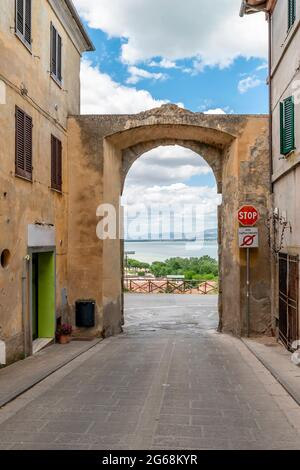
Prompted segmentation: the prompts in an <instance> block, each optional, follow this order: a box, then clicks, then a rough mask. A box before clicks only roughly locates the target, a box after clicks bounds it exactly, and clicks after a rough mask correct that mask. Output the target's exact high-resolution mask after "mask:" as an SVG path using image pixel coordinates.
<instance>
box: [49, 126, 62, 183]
mask: <svg viewBox="0 0 300 470" xmlns="http://www.w3.org/2000/svg"><path fill="white" fill-rule="evenodd" d="M51 188H52V189H56V190H57V191H60V192H61V191H62V145H61V141H60V140H59V139H57V138H56V137H54V135H51Z"/></svg>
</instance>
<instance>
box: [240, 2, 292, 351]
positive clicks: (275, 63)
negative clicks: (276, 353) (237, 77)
mask: <svg viewBox="0 0 300 470" xmlns="http://www.w3.org/2000/svg"><path fill="white" fill-rule="evenodd" d="M256 12H265V14H266V18H267V20H268V23H269V86H270V116H271V118H270V128H271V142H270V149H271V152H270V154H271V157H270V158H271V159H272V175H271V180H272V186H273V200H274V213H273V214H271V215H270V224H271V228H272V232H271V233H272V235H273V234H274V237H273V240H272V248H273V252H274V260H275V262H274V289H273V318H274V326H276V331H277V333H278V335H279V336H280V338H281V340H282V341H283V342H284V343H285V344H286V345H287V346H288V347H291V345H292V343H293V341H295V340H298V339H299V338H300V333H299V323H300V322H299V309H298V298H299V254H300V166H299V164H300V106H299V103H300V0H264V1H262V0H244V1H243V2H242V6H241V16H243V15H244V14H253V13H256Z"/></svg>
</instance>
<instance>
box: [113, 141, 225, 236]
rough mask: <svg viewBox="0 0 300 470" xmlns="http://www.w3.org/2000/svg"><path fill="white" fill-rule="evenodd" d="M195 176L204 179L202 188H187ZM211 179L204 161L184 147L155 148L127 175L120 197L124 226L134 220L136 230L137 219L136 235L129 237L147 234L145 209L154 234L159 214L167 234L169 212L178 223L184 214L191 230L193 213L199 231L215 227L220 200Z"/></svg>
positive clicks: (210, 171) (200, 186) (157, 228)
mask: <svg viewBox="0 0 300 470" xmlns="http://www.w3.org/2000/svg"><path fill="white" fill-rule="evenodd" d="M197 175H206V176H207V180H206V181H207V183H206V184H205V185H204V186H203V185H200V184H199V186H197V185H193V186H191V185H189V181H188V180H189V178H191V177H192V176H197ZM211 175H212V170H211V168H210V167H209V165H208V164H207V163H206V162H205V160H204V159H203V158H202V157H200V156H199V155H198V154H196V153H195V152H193V151H192V150H190V149H187V148H184V147H180V146H167V147H158V148H156V149H153V150H151V151H150V152H147V153H145V154H144V155H142V157H140V158H139V159H138V160H137V161H136V162H135V163H134V164H133V166H132V167H131V169H130V171H129V173H128V176H127V178H126V181H125V188H124V193H123V197H122V204H123V205H124V206H126V211H125V222H126V221H128V220H130V219H132V218H133V219H134V220H135V221H134V223H133V227H135V225H136V217H138V226H139V233H135V234H133V233H130V236H131V237H132V238H137V237H138V236H141V235H144V236H145V235H146V234H147V233H148V223H149V219H148V216H147V214H148V212H147V209H148V208H151V211H152V218H151V221H152V229H153V230H154V233H158V231H159V217H158V214H159V212H162V213H163V214H164V216H163V219H164V227H165V230H164V233H169V232H168V230H167V224H168V220H169V218H168V217H169V215H170V210H172V211H173V212H174V214H175V217H176V218H177V220H179V221H182V215H183V214H184V215H185V220H186V222H188V223H189V224H190V225H191V226H192V216H193V210H194V209H195V210H196V211H197V226H198V228H199V223H200V226H201V230H202V229H203V230H204V229H205V228H209V227H216V226H217V205H218V204H220V202H221V199H220V196H219V195H218V194H217V187H216V185H215V184H213V185H212V184H211ZM193 208H194V209H193ZM125 226H126V227H127V225H126V223H125ZM126 231H127V229H126ZM152 235H153V234H152ZM180 235H181V233H179V236H180Z"/></svg>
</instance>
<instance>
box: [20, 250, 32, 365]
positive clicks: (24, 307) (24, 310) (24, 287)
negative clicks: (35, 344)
mask: <svg viewBox="0 0 300 470" xmlns="http://www.w3.org/2000/svg"><path fill="white" fill-rule="evenodd" d="M29 260H30V257H29V255H27V256H25V258H24V260H23V272H22V320H23V341H24V356H25V357H27V328H26V326H27V325H26V324H27V321H26V319H27V302H26V300H27V295H26V293H27V263H28V261H29Z"/></svg>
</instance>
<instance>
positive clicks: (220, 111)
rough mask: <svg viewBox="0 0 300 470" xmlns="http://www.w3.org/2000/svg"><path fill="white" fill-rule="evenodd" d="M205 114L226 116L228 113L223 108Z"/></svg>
mask: <svg viewBox="0 0 300 470" xmlns="http://www.w3.org/2000/svg"><path fill="white" fill-rule="evenodd" d="M204 114H226V111H224V109H222V108H215V109H209V110H208V111H204Z"/></svg>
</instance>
